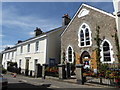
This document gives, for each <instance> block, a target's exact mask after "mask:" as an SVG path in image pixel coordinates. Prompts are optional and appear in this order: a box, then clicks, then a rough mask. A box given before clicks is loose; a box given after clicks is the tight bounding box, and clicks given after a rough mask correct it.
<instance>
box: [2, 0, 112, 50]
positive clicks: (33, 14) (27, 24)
mask: <svg viewBox="0 0 120 90" xmlns="http://www.w3.org/2000/svg"><path fill="white" fill-rule="evenodd" d="M82 3H84V2H2V15H1V14H0V16H2V22H1V21H0V27H2V32H1V33H0V38H1V39H2V45H1V46H0V51H1V50H3V49H4V48H5V47H6V46H13V45H15V44H16V43H17V41H18V40H26V39H29V38H31V37H33V36H34V34H33V33H34V30H35V28H36V27H39V28H41V30H42V31H43V32H46V31H49V30H52V29H54V28H57V27H60V26H62V16H63V15H64V14H66V13H68V14H69V16H70V17H71V18H72V17H73V16H74V14H75V13H76V11H77V10H78V8H79V7H80V5H81V4H82ZM85 3H86V4H88V5H91V6H94V7H96V8H98V9H102V10H104V11H106V12H109V13H113V11H114V8H113V3H112V2H85ZM0 6H1V4H0Z"/></svg>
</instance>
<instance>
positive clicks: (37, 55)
mask: <svg viewBox="0 0 120 90" xmlns="http://www.w3.org/2000/svg"><path fill="white" fill-rule="evenodd" d="M46 40H47V38H41V39H39V40H35V41H33V42H29V44H30V52H27V45H28V43H26V44H24V45H22V46H23V53H20V50H21V45H20V46H18V47H17V56H16V59H17V63H18V67H19V60H21V61H22V64H21V68H22V69H25V65H26V57H28V58H30V59H29V70H34V61H35V59H38V63H39V64H41V65H42V64H44V63H45V62H46ZM36 41H39V50H38V52H36V51H35V45H36Z"/></svg>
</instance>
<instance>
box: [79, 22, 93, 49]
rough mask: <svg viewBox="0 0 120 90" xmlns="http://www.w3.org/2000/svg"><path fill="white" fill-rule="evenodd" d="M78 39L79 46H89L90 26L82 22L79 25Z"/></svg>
mask: <svg viewBox="0 0 120 90" xmlns="http://www.w3.org/2000/svg"><path fill="white" fill-rule="evenodd" d="M78 41H79V44H78V45H79V46H80V47H83V46H91V43H92V42H91V31H90V28H89V26H88V25H87V24H85V23H83V24H82V25H81V26H80V29H79V34H78Z"/></svg>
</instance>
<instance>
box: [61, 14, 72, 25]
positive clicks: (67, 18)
mask: <svg viewBox="0 0 120 90" xmlns="http://www.w3.org/2000/svg"><path fill="white" fill-rule="evenodd" d="M70 20H71V19H70V17H69V15H68V14H64V16H63V17H62V26H65V25H68V24H69V22H70Z"/></svg>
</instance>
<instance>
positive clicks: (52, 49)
mask: <svg viewBox="0 0 120 90" xmlns="http://www.w3.org/2000/svg"><path fill="white" fill-rule="evenodd" d="M63 30H64V28H63V29H61V30H58V31H55V32H54V33H51V34H49V35H48V41H47V63H49V59H50V58H52V59H55V60H56V62H57V63H58V62H59V61H60V51H61V37H60V35H61V33H62V32H63Z"/></svg>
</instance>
